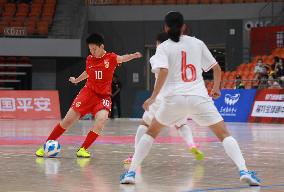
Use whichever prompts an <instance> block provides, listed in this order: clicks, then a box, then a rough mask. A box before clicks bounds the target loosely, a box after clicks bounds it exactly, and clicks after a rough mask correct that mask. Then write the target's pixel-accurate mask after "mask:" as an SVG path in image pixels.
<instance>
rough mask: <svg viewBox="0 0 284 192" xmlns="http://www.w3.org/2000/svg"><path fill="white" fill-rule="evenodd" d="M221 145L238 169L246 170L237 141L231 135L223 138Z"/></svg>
mask: <svg viewBox="0 0 284 192" xmlns="http://www.w3.org/2000/svg"><path fill="white" fill-rule="evenodd" d="M223 147H224V148H225V151H226V153H227V155H228V156H229V157H230V158H231V159H232V160H233V161H234V163H235V164H236V165H237V167H238V169H239V170H245V171H247V167H246V162H245V160H244V157H243V155H242V152H241V150H240V147H239V144H238V142H237V141H236V140H235V139H234V138H233V137H232V136H229V137H226V138H225V139H224V140H223Z"/></svg>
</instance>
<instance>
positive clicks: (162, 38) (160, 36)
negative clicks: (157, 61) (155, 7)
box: [156, 32, 169, 43]
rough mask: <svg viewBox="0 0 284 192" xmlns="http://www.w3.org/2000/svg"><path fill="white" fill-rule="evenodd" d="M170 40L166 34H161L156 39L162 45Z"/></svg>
mask: <svg viewBox="0 0 284 192" xmlns="http://www.w3.org/2000/svg"><path fill="white" fill-rule="evenodd" d="M168 39H169V36H168V34H167V33H165V32H162V33H159V34H158V35H157V37H156V41H159V42H160V43H163V42H164V41H166V40H168Z"/></svg>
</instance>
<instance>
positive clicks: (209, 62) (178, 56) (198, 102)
mask: <svg viewBox="0 0 284 192" xmlns="http://www.w3.org/2000/svg"><path fill="white" fill-rule="evenodd" d="M183 25H184V24H183V16H182V14H181V13H179V12H170V13H168V14H167V15H166V17H165V30H166V32H167V33H168V35H169V38H170V39H169V40H167V41H165V42H163V43H162V44H161V45H159V46H158V47H157V50H156V54H155V55H156V56H157V62H159V65H156V66H158V67H159V69H158V70H159V74H158V77H157V81H156V84H155V87H154V90H153V92H152V95H151V97H150V98H149V99H147V100H146V101H145V103H144V104H143V107H144V109H146V110H148V109H149V106H150V105H151V104H152V103H154V102H155V99H156V97H157V96H158V95H159V93H160V91H161V89H163V102H162V104H161V105H160V107H159V109H158V111H157V113H156V114H155V117H154V119H153V120H152V122H151V125H150V127H149V129H148V131H147V132H146V134H144V135H143V136H142V138H141V139H140V141H139V143H138V145H137V146H136V147H135V153H134V155H133V160H132V162H131V165H130V168H129V170H128V171H127V172H125V173H123V174H122V175H121V177H120V183H121V184H134V183H135V171H136V169H137V167H138V166H139V165H140V164H141V163H142V161H143V160H144V158H145V157H146V156H147V154H148V153H149V151H150V149H151V146H152V144H153V142H154V140H155V138H156V137H157V135H158V134H159V132H160V131H161V129H162V128H164V127H165V126H171V125H174V124H176V123H177V122H179V121H180V120H182V119H184V118H186V117H190V118H191V119H192V120H193V121H195V122H196V123H198V124H199V125H200V126H208V127H210V129H211V130H212V131H213V132H214V133H215V135H216V136H217V137H218V139H219V140H220V141H221V142H222V144H223V147H224V149H225V152H226V154H227V155H228V156H229V157H230V158H231V159H232V160H233V162H234V163H235V164H236V166H237V168H238V169H239V173H240V181H241V182H244V183H247V184H249V185H254V186H257V185H260V180H259V178H257V176H256V173H255V172H252V171H248V169H247V167H246V163H245V160H244V158H243V155H242V153H241V150H240V148H239V145H238V143H237V141H236V140H235V139H234V138H233V137H232V136H231V135H230V133H229V132H228V130H227V129H226V127H225V124H224V121H223V118H222V117H221V115H220V114H219V112H218V110H217V109H216V107H215V105H214V103H213V101H212V99H211V98H210V97H209V95H208V93H207V90H206V87H205V84H204V80H203V78H202V71H205V72H207V71H209V70H210V69H213V75H214V85H213V89H212V91H211V93H210V95H211V97H213V98H218V97H219V96H220V82H221V69H220V66H219V65H218V63H217V62H216V60H215V59H214V57H213V56H212V54H211V53H210V51H209V50H208V48H207V47H206V45H205V44H204V43H203V42H202V41H201V40H199V39H196V38H194V37H189V36H186V35H181V29H182V27H183ZM152 70H155V69H152Z"/></svg>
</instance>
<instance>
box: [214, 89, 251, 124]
mask: <svg viewBox="0 0 284 192" xmlns="http://www.w3.org/2000/svg"><path fill="white" fill-rule="evenodd" d="M221 94H222V95H221V97H219V98H218V99H216V100H214V103H215V106H216V107H217V109H218V111H219V113H220V114H221V115H222V117H223V118H224V120H225V122H247V121H248V117H249V115H250V112H251V107H252V104H253V101H254V97H255V94H256V90H255V89H223V90H222V91H221Z"/></svg>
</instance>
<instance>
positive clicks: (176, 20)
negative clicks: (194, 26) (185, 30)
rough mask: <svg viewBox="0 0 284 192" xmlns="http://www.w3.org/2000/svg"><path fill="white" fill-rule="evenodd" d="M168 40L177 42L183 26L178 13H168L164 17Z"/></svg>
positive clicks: (181, 18)
mask: <svg viewBox="0 0 284 192" xmlns="http://www.w3.org/2000/svg"><path fill="white" fill-rule="evenodd" d="M165 22H166V25H167V26H168V27H169V30H168V31H167V33H168V35H169V38H170V39H171V40H172V41H174V42H179V38H180V35H181V28H182V26H183V16H182V14H181V13H179V12H169V13H168V14H167V15H166V17H165Z"/></svg>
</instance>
